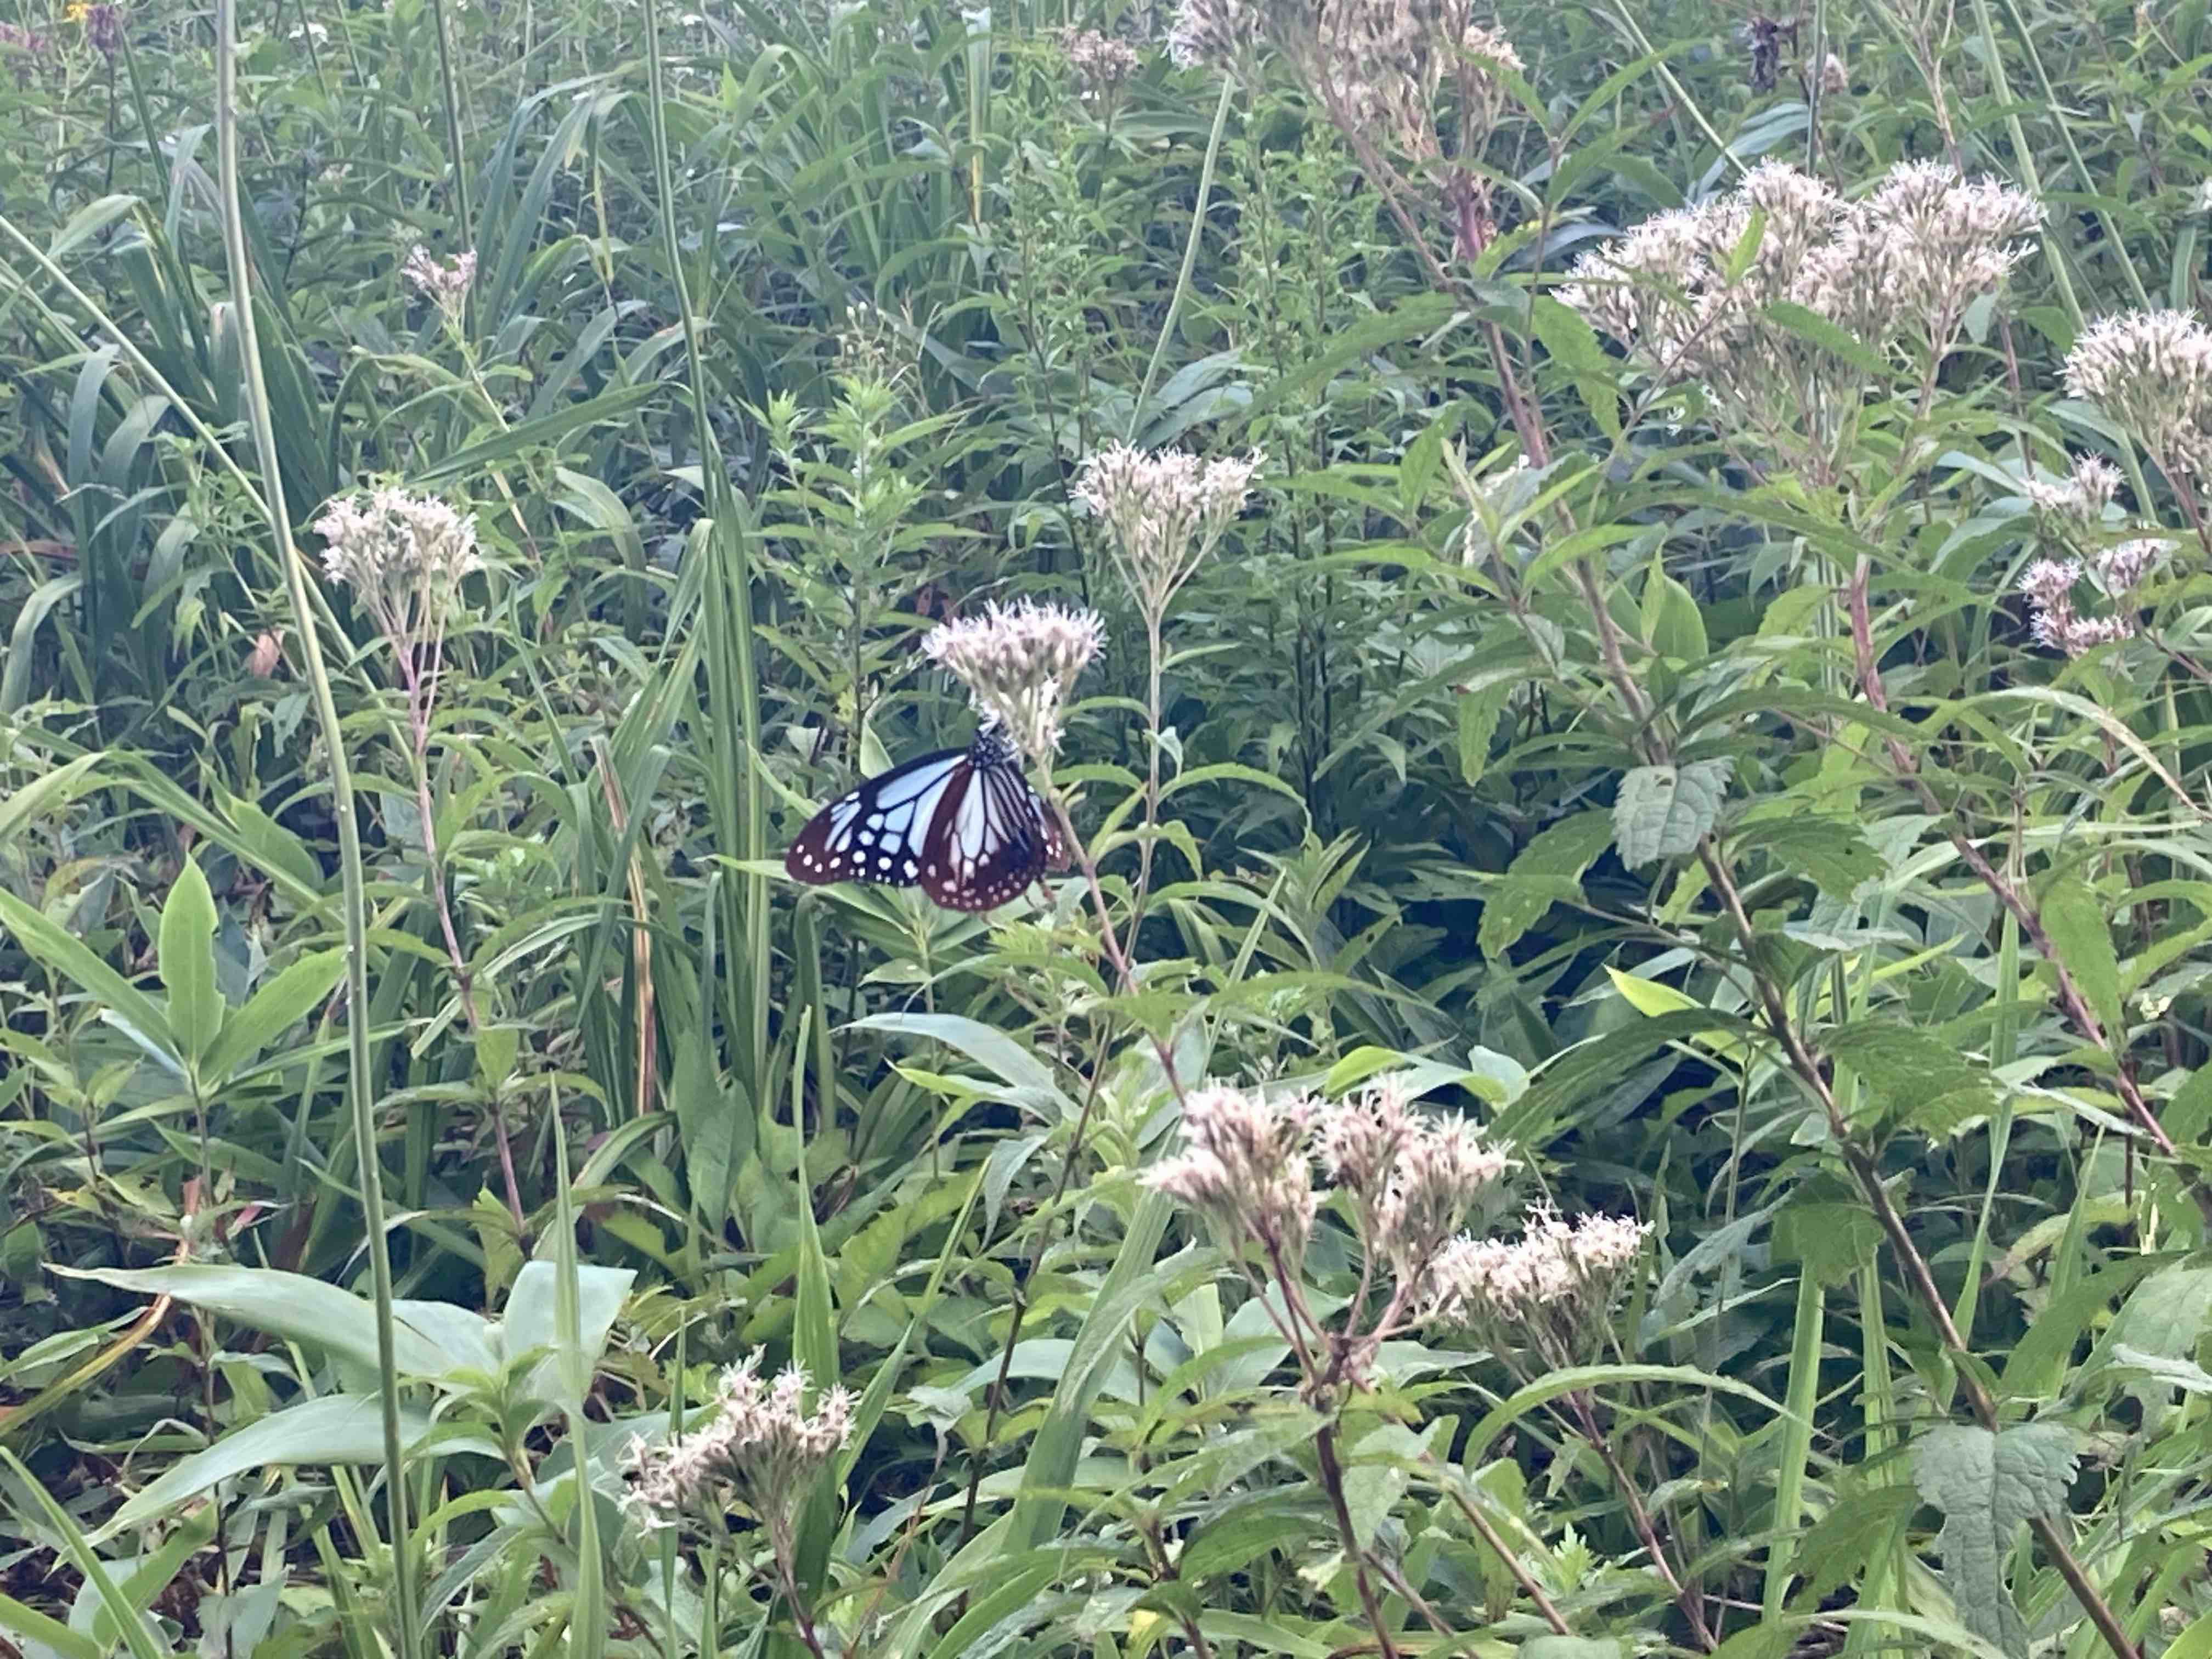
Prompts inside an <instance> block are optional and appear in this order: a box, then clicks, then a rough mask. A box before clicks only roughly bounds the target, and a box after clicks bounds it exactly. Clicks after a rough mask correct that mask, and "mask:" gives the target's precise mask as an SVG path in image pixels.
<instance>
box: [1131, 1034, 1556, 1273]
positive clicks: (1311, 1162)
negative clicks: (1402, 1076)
mask: <svg viewBox="0 0 2212 1659" xmlns="http://www.w3.org/2000/svg"><path fill="white" fill-rule="evenodd" d="M1183 1133H1184V1135H1185V1137H1186V1139H1187V1140H1188V1147H1187V1149H1186V1150H1185V1151H1184V1152H1183V1153H1182V1155H1181V1156H1180V1157H1177V1158H1170V1159H1167V1160H1165V1161H1164V1162H1163V1163H1160V1164H1155V1165H1153V1166H1152V1169H1151V1170H1148V1171H1147V1172H1146V1176H1145V1181H1146V1184H1147V1185H1149V1186H1151V1187H1152V1188H1155V1189H1156V1190H1158V1191H1159V1192H1163V1193H1165V1194H1168V1195H1169V1196H1170V1197H1171V1198H1173V1199H1175V1200H1176V1201H1177V1202H1179V1203H1182V1204H1185V1205H1188V1206H1189V1207H1190V1208H1192V1209H1194V1210H1196V1211H1198V1212H1200V1214H1201V1215H1203V1216H1204V1217H1206V1219H1207V1221H1208V1222H1210V1223H1211V1224H1212V1225H1213V1227H1214V1229H1215V1231H1216V1232H1217V1233H1218V1235H1219V1237H1220V1238H1221V1241H1222V1243H1223V1244H1224V1245H1225V1248H1227V1249H1231V1250H1232V1251H1241V1249H1243V1247H1244V1246H1246V1245H1248V1244H1257V1245H1259V1246H1260V1247H1261V1249H1262V1250H1263V1251H1265V1252H1266V1253H1267V1255H1268V1256H1269V1257H1270V1259H1271V1260H1273V1261H1275V1262H1276V1263H1277V1264H1278V1265H1279V1267H1280V1269H1281V1271H1282V1272H1284V1273H1292V1274H1294V1273H1296V1272H1297V1268H1298V1265H1299V1263H1300V1262H1301V1261H1303V1259H1304V1254H1305V1246H1306V1241H1307V1239H1308V1238H1309V1237H1310V1235H1311V1233H1312V1231H1313V1221H1314V1217H1315V1215H1316V1213H1317V1212H1318V1210H1319V1208H1320V1204H1321V1194H1319V1192H1318V1191H1317V1190H1316V1188H1315V1185H1314V1173H1315V1165H1316V1161H1318V1163H1319V1164H1320V1167H1321V1169H1322V1170H1323V1171H1325V1172H1326V1173H1327V1175H1328V1177H1329V1179H1330V1180H1331V1181H1332V1182H1334V1183H1335V1185H1336V1187H1337V1188H1339V1189H1340V1191H1342V1192H1344V1193H1346V1194H1347V1195H1348V1196H1349V1197H1350V1199H1351V1201H1352V1208H1353V1211H1354V1212H1355V1214H1356V1215H1357V1217H1358V1221H1359V1229H1360V1234H1361V1242H1362V1243H1363V1244H1364V1246H1365V1248H1366V1249H1367V1251H1368V1253H1369V1257H1370V1262H1371V1263H1374V1264H1377V1265H1380V1264H1383V1263H1387V1264H1388V1265H1389V1268H1390V1270H1391V1272H1392V1273H1393V1274H1394V1275H1395V1278H1396V1279H1397V1281H1398V1287H1399V1295H1400V1298H1401V1301H1403V1300H1408V1299H1411V1298H1413V1297H1418V1296H1419V1295H1420V1294H1421V1293H1422V1290H1423V1287H1424V1286H1425V1285H1426V1284H1427V1282H1428V1278H1429V1275H1430V1273H1431V1270H1432V1269H1433V1267H1434V1266H1435V1264H1436V1261H1437V1255H1438V1253H1439V1252H1440V1251H1441V1250H1442V1249H1443V1247H1444V1245H1445V1243H1446V1242H1447V1241H1448V1240H1449V1238H1450V1237H1451V1236H1452V1234H1453V1233H1454V1232H1455V1231H1457V1230H1458V1228H1459V1227H1460V1226H1461V1225H1463V1223H1464V1222H1465V1220H1466V1218H1467V1212H1468V1210H1469V1209H1470V1208H1471V1207H1472V1206H1474V1203H1475V1201H1476V1200H1478V1199H1480V1197H1481V1196H1482V1195H1483V1194H1485V1193H1486V1192H1488V1191H1489V1190H1490V1189H1491V1188H1492V1187H1493V1186H1495V1185H1496V1184H1497V1182H1498V1180H1499V1179H1500V1178H1501V1177H1502V1176H1504V1174H1505V1172H1506V1171H1507V1170H1510V1169H1511V1168H1512V1167H1513V1164H1512V1160H1511V1159H1510V1158H1507V1157H1506V1156H1505V1154H1504V1152H1500V1151H1498V1149H1496V1148H1495V1147H1492V1146H1486V1145H1485V1144H1484V1142H1483V1140H1482V1139H1481V1137H1480V1135H1479V1134H1478V1133H1476V1131H1475V1128H1474V1125H1473V1124H1471V1123H1469V1122H1468V1121H1466V1120H1464V1119H1462V1118H1456V1117H1453V1118H1446V1117H1438V1116H1434V1115H1430V1114H1427V1113H1423V1112H1417V1111H1415V1110H1414V1109H1413V1104H1412V1102H1411V1101H1410V1099H1409V1098H1408V1097H1407V1093H1406V1091H1405V1088H1404V1086H1403V1085H1402V1083H1401V1081H1400V1080H1398V1079H1393V1078H1385V1079H1380V1080H1378V1081H1376V1082H1375V1083H1371V1084H1370V1085H1367V1086H1366V1087H1365V1088H1364V1089H1362V1090H1361V1091H1359V1093H1358V1095H1357V1096H1355V1097H1352V1098H1350V1099H1347V1100H1344V1101H1340V1102H1334V1103H1332V1102H1329V1101H1325V1100H1322V1098H1320V1097H1317V1096H1315V1095H1310V1094H1297V1095H1291V1096H1289V1097H1279V1098H1275V1099H1270V1098H1268V1097H1267V1096H1266V1095H1265V1094H1264V1093H1263V1092H1262V1091H1258V1090H1244V1089H1237V1088H1232V1087H1229V1086H1227V1085H1209V1086H1208V1087H1206V1088H1204V1089H1200V1090H1197V1091H1194V1092H1193V1093H1192V1094H1191V1096H1190V1097H1189V1098H1188V1100H1187V1101H1185V1103H1184V1105H1183Z"/></svg>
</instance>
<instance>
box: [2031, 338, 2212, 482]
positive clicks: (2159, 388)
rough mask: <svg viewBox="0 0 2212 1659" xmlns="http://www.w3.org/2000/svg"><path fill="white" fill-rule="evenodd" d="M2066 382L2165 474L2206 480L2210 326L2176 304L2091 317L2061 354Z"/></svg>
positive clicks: (2210, 476) (2210, 454) (2209, 476)
mask: <svg viewBox="0 0 2212 1659" xmlns="http://www.w3.org/2000/svg"><path fill="white" fill-rule="evenodd" d="M2066 389H2067V390H2068V391H2069V392H2072V393H2073V394H2074V395H2075V397H2077V398H2082V399H2083V400H2085V401H2086V402H2088V403H2093V404H2096V405H2097V406H2098V407H2099V408H2100V409H2102V410H2104V411H2105V413H2106V414H2107V415H2109V416H2112V419H2113V420H2114V421H2115V422H2118V424H2119V425H2120V426H2122V427H2123V428H2125V429H2126V430H2127V432H2128V433H2129V435H2130V436H2132V437H2133V438H2135V440H2136V441H2137V442H2139V443H2140V444H2142V447H2144V448H2145V449H2147V450H2148V451H2149V452H2150V453H2151V457H2152V459H2154V460H2156V461H2157V463H2158V465H2159V466H2160V469H2161V470H2162V471H2164V472H2165V473H2166V476H2167V477H2187V478H2191V479H2194V480H2196V481H2197V482H2198V483H2203V482H2205V481H2207V480H2212V329H2208V328H2206V327H2205V325H2203V323H2200V322H2199V321H2197V319H2196V318H2195V317H2194V316H2192V315H2190V314H2188V313H2184V312H2179V311H2131V312H2126V313H2122V314H2121V315H2119V316H2117V317H2107V318H2105V319H2103V320H2102V321H2100V322H2096V323H2092V324H2091V325H2089V326H2088V327H2087V328H2086V329H2084V330H2083V331H2081V337H2080V338H2079V339H2077V340H2075V343H2074V349H2072V350H2071V351H2069V352H2068V353H2067V354H2066Z"/></svg>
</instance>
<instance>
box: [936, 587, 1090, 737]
mask: <svg viewBox="0 0 2212 1659" xmlns="http://www.w3.org/2000/svg"><path fill="white" fill-rule="evenodd" d="M1105 640H1106V633H1105V629H1104V626H1103V624H1102V623H1100V621H1099V619H1098V616H1097V612H1096V611H1079V610H1073V609H1069V608H1067V607H1066V606H1062V605H1037V604H1036V603H1034V602H1033V601H1031V600H1029V599H1023V600H1020V601H1018V602H1017V603H1015V604H1013V605H999V604H997V603H996V602H994V603H992V604H991V605H987V607H986V608H985V610H984V612H983V614H982V615H981V616H980V617H960V618H958V619H957V620H956V621H953V622H949V623H940V624H939V626H937V627H936V628H933V629H931V630H930V631H929V634H928V635H927V637H926V638H925V639H924V640H923V641H922V642H921V649H922V654H923V655H925V656H927V658H928V659H930V660H931V661H932V662H933V663H935V664H937V665H939V667H941V668H943V669H945V670H946V671H948V672H950V673H951V675H952V676H953V678H956V679H957V680H959V681H960V683H961V684H963V685H965V686H966V687H967V688H968V690H969V696H972V697H973V698H974V699H975V707H976V709H977V710H978V712H980V713H981V714H982V715H983V716H984V718H985V719H986V720H990V721H992V722H993V723H994V724H996V725H997V726H1000V727H1001V728H1002V729H1003V730H1004V731H1005V732H1006V735H1007V737H1009V738H1012V741H1013V743H1014V744H1015V745H1016V746H1017V747H1018V748H1019V749H1020V750H1021V751H1022V752H1023V753H1024V755H1026V756H1028V757H1029V758H1030V761H1031V762H1032V763H1035V764H1036V765H1038V766H1049V764H1050V763H1051V761H1052V757H1053V756H1054V755H1055V754H1057V753H1058V752H1059V751H1060V705H1061V704H1062V703H1063V702H1066V698H1067V694H1068V693H1069V692H1070V691H1071V690H1073V689H1074V687H1075V682H1076V678H1077V677H1078V676H1079V675H1080V674H1081V673H1082V672H1083V671H1084V670H1085V668H1086V667H1088V666H1089V665H1091V659H1093V658H1095V657H1096V656H1097V654H1098V653H1099V650H1100V647H1103V645H1104V643H1105Z"/></svg>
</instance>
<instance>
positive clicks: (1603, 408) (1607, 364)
mask: <svg viewBox="0 0 2212 1659" xmlns="http://www.w3.org/2000/svg"><path fill="white" fill-rule="evenodd" d="M1528 322H1529V325H1530V326H1531V327H1532V328H1533V329H1534V331H1535V333H1536V337H1537V338H1538V339H1539V340H1541V341H1542V342H1543V345H1544V349H1545V350H1546V351H1547V352H1549V353H1550V354H1551V355H1552V356H1553V360H1554V361H1556V362H1558V363H1559V365H1560V367H1562V368H1565V370H1566V371H1567V375H1568V378H1569V379H1570V380H1572V381H1573V382H1574V387H1575V396H1576V397H1577V398H1581V399H1582V403H1583V408H1585V409H1587V410H1589V414H1590V419H1592V420H1593V421H1595V422H1597V425H1598V429H1599V430H1600V431H1601V432H1602V433H1604V434H1605V435H1606V436H1607V437H1608V438H1618V437H1620V431H1621V427H1620V391H1619V388H1618V385H1617V380H1618V377H1619V375H1620V368H1619V366H1618V365H1617V364H1616V363H1615V362H1613V358H1612V357H1611V356H1608V355H1607V352H1606V349H1605V347H1604V346H1603V345H1601V344H1600V343H1599V342H1598V337H1597V331H1596V330H1595V329H1594V328H1592V327H1591V326H1590V325H1589V322H1588V321H1587V320H1586V319H1584V318H1583V314H1582V313H1580V312H1578V311H1577V310H1575V309H1574V308H1573V307H1571V306H1567V305H1564V304H1562V303H1561V302H1560V301H1558V300H1555V299H1553V297H1552V296H1551V295H1548V294H1539V295H1534V296H1533V298H1532V299H1531V300H1530V301H1529V305H1528ZM1701 654H1702V653H1701Z"/></svg>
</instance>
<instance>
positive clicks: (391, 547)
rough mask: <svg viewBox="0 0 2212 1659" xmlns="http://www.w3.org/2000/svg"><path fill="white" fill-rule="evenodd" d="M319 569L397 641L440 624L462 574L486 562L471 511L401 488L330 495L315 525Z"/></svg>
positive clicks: (447, 614)
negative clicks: (344, 588) (319, 543)
mask: <svg viewBox="0 0 2212 1659" xmlns="http://www.w3.org/2000/svg"><path fill="white" fill-rule="evenodd" d="M314 531H315V533H316V534H317V535H319V536H320V537H321V538H323V568H324V570H325V573H327V574H329V576H330V578H331V580H333V581H341V582H343V583H345V584H346V586H349V587H350V588H352V589H353V590H354V592H355V593H356V595H357V596H359V598H360V599H361V600H362V603H363V604H364V605H367V606H368V609H369V611H371V613H372V614H374V616H375V617H376V619H377V622H378V623H379V624H380V626H381V627H382V628H383V629H384V632H385V634H386V636H387V637H389V638H390V639H391V640H392V641H393V643H394V644H396V645H404V643H406V642H407V641H411V640H414V639H416V638H417V637H420V636H422V635H426V634H427V635H435V633H437V632H438V631H440V630H441V629H443V628H444V626H445V623H446V622H447V619H448V618H449V617H450V616H451V614H452V611H453V607H454V606H455V605H457V604H458V603H459V596H460V587H461V581H462V579H463V578H464V577H465V576H467V575H469V574H471V573H472V572H475V571H477V570H480V569H482V568H483V555H482V553H481V552H480V551H479V550H478V549H477V526H476V517H475V515H474V514H473V513H460V512H458V511H456V510H455V509H454V508H453V507H450V506H448V505H447V503H446V502H444V501H440V500H439V499H438V498H437V497H435V495H413V494H410V492H409V491H407V490H404V489H389V488H387V489H374V490H371V491H370V492H369V493H368V495H365V496H344V497H341V498H339V499H337V500H334V501H331V502H330V503H329V504H328V505H326V506H325V507H324V509H323V514H322V516H321V517H320V518H319V519H317V520H315V523H314Z"/></svg>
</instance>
